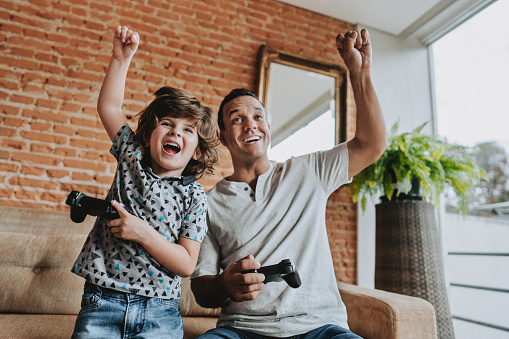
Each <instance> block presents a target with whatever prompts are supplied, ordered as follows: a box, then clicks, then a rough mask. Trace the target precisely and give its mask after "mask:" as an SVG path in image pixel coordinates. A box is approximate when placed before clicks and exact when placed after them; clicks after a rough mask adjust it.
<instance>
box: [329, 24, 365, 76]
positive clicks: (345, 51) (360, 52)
mask: <svg viewBox="0 0 509 339" xmlns="http://www.w3.org/2000/svg"><path fill="white" fill-rule="evenodd" d="M336 47H337V49H338V52H339V54H340V55H341V57H342V58H343V61H344V62H345V65H346V67H347V68H348V70H349V71H350V74H351V75H357V73H359V72H362V71H369V70H370V68H371V42H370V40H369V33H368V31H367V30H366V29H363V30H362V31H361V32H360V33H359V32H358V31H348V32H346V33H345V34H343V33H339V34H338V35H337V37H336Z"/></svg>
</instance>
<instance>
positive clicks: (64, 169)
mask: <svg viewBox="0 0 509 339" xmlns="http://www.w3.org/2000/svg"><path fill="white" fill-rule="evenodd" d="M117 25H126V26H129V27H130V28H131V27H132V28H133V29H135V30H137V31H138V32H139V33H140V37H141V44H140V47H139V49H138V52H137V53H136V55H135V57H134V59H133V62H132V64H131V68H130V70H129V74H128V80H127V83H126V93H125V101H124V104H125V107H124V112H125V114H126V116H127V117H128V119H130V121H132V117H133V116H134V115H135V114H136V113H137V112H138V111H139V110H140V109H141V108H143V107H144V106H145V105H146V103H147V102H148V101H150V100H151V96H152V93H153V92H154V91H155V90H156V89H158V88H159V87H161V86H163V85H167V84H168V85H172V86H175V87H180V88H184V89H187V90H189V91H190V92H191V93H193V94H194V95H196V96H197V97H198V99H200V100H202V101H203V102H204V103H205V104H207V105H209V106H210V107H211V108H213V110H214V111H215V112H217V108H218V106H219V103H220V102H221V100H222V98H223V97H224V95H225V94H227V93H228V92H229V90H231V89H232V88H236V87H246V88H250V89H254V88H255V83H256V78H257V52H258V49H259V47H260V45H261V44H268V45H272V46H274V47H277V48H280V49H283V50H286V51H289V52H293V53H299V54H301V55H303V56H307V57H312V58H316V59H318V60H324V61H328V62H341V58H340V57H339V56H338V55H337V52H336V50H335V43H334V41H335V36H336V34H337V33H338V32H342V31H345V30H348V29H351V28H352V26H351V25H349V24H347V23H345V22H341V21H338V20H334V19H332V18H328V17H326V16H322V15H318V14H315V13H312V12H309V11H306V10H302V9H298V8H295V7H292V6H289V5H286V4H283V3H280V2H277V1H272V0H259V1H247V0H245V1H242V0H216V1H197V0H191V1H189V0H188V1H169V0H166V1H158V0H136V1H124V0H115V1H108V2H105V1H102V0H53V1H52V0H14V1H13V0H0V50H1V54H0V145H1V148H0V205H2V206H12V207H28V208H34V209H54V210H67V206H66V205H65V204H64V201H65V198H66V197H67V194H68V193H69V192H70V191H71V190H80V191H82V192H85V193H87V194H90V195H92V196H104V195H105V194H106V192H107V189H108V188H109V185H110V183H111V180H112V177H113V173H114V169H115V161H114V158H113V157H112V156H111V155H110V154H109V153H108V150H109V147H110V141H109V139H108V137H107V135H106V133H105V132H104V130H103V128H102V125H101V123H100V121H99V119H98V116H97V110H96V102H97V96H98V92H99V89H100V86H101V82H102V80H103V77H104V73H105V70H106V67H107V64H108V61H109V58H110V55H111V47H112V36H113V32H114V29H115V27H116V26H117ZM349 95H350V97H351V93H350V94H349ZM350 102H352V100H350ZM350 106H351V107H349V118H348V123H349V129H348V131H349V134H350V135H352V133H353V130H352V129H353V126H354V124H353V122H354V119H355V118H354V110H355V108H354V107H353V105H352V104H350ZM230 173H231V160H230V158H229V154H228V152H227V150H225V149H223V150H222V151H221V161H220V163H219V165H218V166H217V169H216V173H215V174H214V175H213V176H210V177H206V178H203V179H201V180H200V181H201V183H202V185H203V186H204V187H205V189H209V188H211V187H212V186H213V185H214V184H215V183H216V182H217V181H218V180H219V179H220V178H222V177H224V176H225V175H228V174H230ZM327 222H328V229H329V236H330V243H331V248H332V253H333V257H334V264H335V267H336V272H337V274H338V279H340V280H343V281H347V282H352V283H355V282H356V269H355V267H356V208H355V205H354V204H352V203H351V202H350V200H349V199H348V198H347V197H346V195H345V192H344V189H343V190H340V191H339V192H337V193H334V194H333V196H332V197H331V199H330V201H329V205H328V209H327Z"/></svg>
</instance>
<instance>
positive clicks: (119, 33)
mask: <svg viewBox="0 0 509 339" xmlns="http://www.w3.org/2000/svg"><path fill="white" fill-rule="evenodd" d="M139 43H140V37H139V35H138V33H137V32H133V31H131V30H129V29H128V28H127V27H125V26H118V27H117V29H116V31H115V36H114V38H113V54H112V56H111V59H110V64H109V65H108V70H107V71H106V76H105V77H104V81H103V84H102V87H101V92H100V93H99V99H98V101H97V111H98V112H99V117H100V118H101V121H102V124H103V126H104V129H105V130H106V132H107V133H108V136H109V137H110V139H111V141H113V140H115V136H116V134H117V132H118V130H119V129H120V127H122V126H123V125H125V124H126V122H127V119H126V118H125V116H124V114H123V113H122V102H123V101H124V89H125V80H126V76H127V70H128V69H129V64H130V63H131V59H132V57H133V56H134V53H135V52H136V50H137V49H138V45H139Z"/></svg>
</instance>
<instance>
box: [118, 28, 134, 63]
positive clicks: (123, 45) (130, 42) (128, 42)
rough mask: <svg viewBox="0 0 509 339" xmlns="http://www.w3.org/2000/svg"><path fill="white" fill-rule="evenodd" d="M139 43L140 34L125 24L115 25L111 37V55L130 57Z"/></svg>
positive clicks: (121, 57) (123, 57)
mask: <svg viewBox="0 0 509 339" xmlns="http://www.w3.org/2000/svg"><path fill="white" fill-rule="evenodd" d="M139 44H140V36H139V35H138V33H137V32H133V31H131V30H130V29H128V28H127V27H126V26H117V30H116V31H115V36H114V38H113V57H114V58H119V59H131V58H132V57H133V56H134V53H136V50H137V49H138V45H139Z"/></svg>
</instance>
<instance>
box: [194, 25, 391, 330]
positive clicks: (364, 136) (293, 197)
mask: <svg viewBox="0 0 509 339" xmlns="http://www.w3.org/2000/svg"><path fill="white" fill-rule="evenodd" d="M336 45H337V49H338V52H339V54H340V55H341V57H342V58H343V60H344V62H345V65H346V66H347V68H348V70H349V72H350V80H351V83H352V88H353V93H354V96H355V102H356V105H357V119H356V121H357V126H356V133H355V137H354V138H353V139H352V140H350V141H348V142H346V143H343V144H341V145H338V146H335V147H334V148H332V149H331V150H327V151H321V152H316V153H312V154H307V155H304V156H300V157H294V158H291V159H289V160H287V161H286V162H285V163H275V162H273V161H269V159H268V156H267V148H268V147H269V143H270V126H269V122H268V119H267V114H266V112H265V109H264V107H263V106H262V104H261V103H260V102H259V101H258V99H257V98H256V96H255V95H254V94H253V93H252V92H250V91H247V90H244V89H237V90H233V91H232V92H231V93H230V94H228V95H227V96H226V97H225V99H224V100H223V103H222V104H221V107H220V109H219V116H218V122H219V127H220V130H221V142H222V143H223V145H225V146H226V147H227V148H228V150H229V151H230V154H231V158H232V161H233V169H234V172H233V174H232V175H231V176H230V177H227V178H225V179H223V180H222V181H220V182H219V183H218V184H217V185H216V186H215V187H214V188H213V189H212V190H211V191H210V192H209V194H208V196H209V214H208V217H207V218H208V224H209V232H208V233H207V236H206V238H205V239H204V241H203V244H202V248H201V251H200V259H199V262H198V266H197V269H196V271H195V273H194V274H193V276H192V277H191V278H192V279H193V280H192V281H191V286H192V290H193V293H194V294H195V297H196V300H197V302H198V303H199V304H200V305H202V306H204V307H221V308H222V310H221V316H220V319H219V321H218V328H216V329H213V330H211V331H209V332H207V333H206V334H204V335H202V336H200V338H285V337H296V338H341V339H346V338H359V337H358V336H357V335H355V334H353V333H352V332H350V331H349V330H348V324H347V316H346V309H345V306H344V304H343V302H342V300H341V297H340V295H339V292H338V288H337V285H336V279H335V275H334V268H333V264H332V257H331V254H330V248H329V244H328V240H327V232H326V226H325V207H326V203H327V199H328V197H329V195H330V194H331V193H332V192H334V191H335V190H336V189H337V188H338V187H339V186H341V185H342V184H345V183H348V182H350V179H349V178H351V177H353V176H354V175H356V174H357V173H359V172H360V171H361V170H362V169H364V168H365V167H367V166H368V165H370V164H371V163H373V162H374V161H376V160H377V159H378V158H379V157H380V155H381V154H382V153H383V151H384V150H385V148H386V146H387V137H386V132H385V123H384V120H383V115H382V110H381V108H380V105H379V103H378V98H377V96H376V93H375V90H374V87H373V84H372V82H371V74H370V69H371V45H370V39H369V34H368V32H367V31H366V30H362V31H361V32H360V33H359V32H357V31H350V32H347V33H346V34H344V35H343V34H339V35H338V36H337V38H336ZM312 137H313V136H310V138H312ZM286 258H289V259H292V260H293V261H294V262H295V264H296V267H297V270H298V272H299V274H300V277H301V280H302V285H301V287H299V288H296V289H292V288H289V287H288V285H287V284H286V283H277V282H272V283H268V284H267V285H265V284H263V280H264V276H263V274H258V273H246V271H247V270H252V269H258V268H259V267H260V263H261V264H263V265H271V264H276V263H278V262H280V261H281V260H282V259H286ZM221 270H222V272H221Z"/></svg>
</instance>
